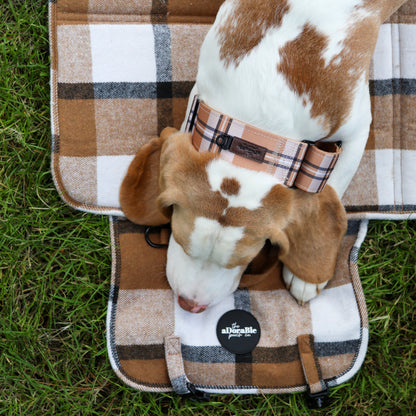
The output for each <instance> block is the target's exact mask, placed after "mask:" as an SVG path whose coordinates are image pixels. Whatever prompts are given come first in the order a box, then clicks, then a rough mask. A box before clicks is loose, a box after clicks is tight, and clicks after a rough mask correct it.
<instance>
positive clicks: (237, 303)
mask: <svg viewBox="0 0 416 416" xmlns="http://www.w3.org/2000/svg"><path fill="white" fill-rule="evenodd" d="M234 307H235V309H242V310H244V311H247V312H251V305H250V294H249V291H248V290H244V289H243V290H237V291H236V292H234Z"/></svg>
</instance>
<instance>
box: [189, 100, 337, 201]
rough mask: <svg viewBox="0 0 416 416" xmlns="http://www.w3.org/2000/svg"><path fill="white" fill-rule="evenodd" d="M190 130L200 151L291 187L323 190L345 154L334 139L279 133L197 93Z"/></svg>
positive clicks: (190, 113)
mask: <svg viewBox="0 0 416 416" xmlns="http://www.w3.org/2000/svg"><path fill="white" fill-rule="evenodd" d="M186 131H188V132H191V133H192V143H193V145H194V147H195V148H196V149H197V150H198V151H200V152H205V151H208V152H212V153H216V154H219V155H220V157H221V158H223V159H225V160H227V161H229V162H231V163H233V164H235V165H237V166H241V167H244V168H248V169H252V170H256V171H260V172H265V173H268V174H270V175H272V176H274V177H275V178H276V179H277V180H279V181H280V182H282V183H283V184H284V185H286V186H287V187H292V186H296V187H297V188H299V189H302V190H304V191H306V192H313V193H317V192H321V191H322V189H323V188H324V186H325V184H326V182H327V181H328V178H329V176H330V174H331V172H332V171H333V169H334V166H335V164H336V162H337V160H338V158H339V155H340V154H341V147H340V146H339V145H338V144H336V143H332V142H325V143H323V142H316V143H310V142H305V141H304V142H300V141H296V140H292V139H288V138H286V137H282V136H278V135H276V134H272V133H269V132H266V131H264V130H261V129H259V128H257V127H254V126H251V125H249V124H246V123H244V122H242V121H240V120H236V119H234V118H231V117H229V116H227V115H225V114H222V113H220V112H218V111H216V110H214V109H212V108H211V107H209V106H208V105H206V104H205V103H204V102H202V101H201V100H199V98H198V96H195V98H194V101H193V104H192V107H191V110H190V112H189V115H188V118H187V126H186Z"/></svg>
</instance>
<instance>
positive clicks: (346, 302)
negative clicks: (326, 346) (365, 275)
mask: <svg viewBox="0 0 416 416" xmlns="http://www.w3.org/2000/svg"><path fill="white" fill-rule="evenodd" d="M309 307H310V310H311V316H312V331H313V335H314V336H315V341H316V342H337V341H338V342H342V341H347V340H352V339H359V338H360V334H361V332H360V328H361V321H360V312H359V310H358V306H357V302H356V300H355V294H354V289H353V287H352V284H347V285H343V286H338V287H334V288H331V289H325V290H323V291H322V293H321V294H320V295H319V296H318V297H316V298H314V299H312V300H311V301H310V305H309Z"/></svg>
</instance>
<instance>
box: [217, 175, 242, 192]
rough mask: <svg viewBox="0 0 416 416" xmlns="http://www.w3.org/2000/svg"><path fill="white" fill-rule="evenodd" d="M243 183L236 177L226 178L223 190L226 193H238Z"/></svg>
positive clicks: (222, 186)
mask: <svg viewBox="0 0 416 416" xmlns="http://www.w3.org/2000/svg"><path fill="white" fill-rule="evenodd" d="M240 188H241V185H240V183H239V182H238V180H237V179H235V178H224V179H223V181H222V184H221V191H222V192H223V193H224V194H226V195H238V193H239V192H240Z"/></svg>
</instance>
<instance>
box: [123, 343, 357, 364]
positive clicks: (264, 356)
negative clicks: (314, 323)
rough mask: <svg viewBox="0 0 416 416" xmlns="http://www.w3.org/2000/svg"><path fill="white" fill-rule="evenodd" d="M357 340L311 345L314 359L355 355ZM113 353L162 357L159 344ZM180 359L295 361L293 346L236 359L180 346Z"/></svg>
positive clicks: (139, 357)
mask: <svg viewBox="0 0 416 416" xmlns="http://www.w3.org/2000/svg"><path fill="white" fill-rule="evenodd" d="M359 345H360V340H359V339H356V340H348V341H342V342H318V343H315V352H316V355H317V356H318V357H329V356H334V355H342V354H351V353H356V352H357V351H358V349H359ZM117 354H118V357H119V359H120V360H156V359H162V358H164V357H165V350H164V346H163V344H160V345H159V344H154V345H117ZM182 357H183V359H184V360H185V361H190V362H198V363H235V362H240V363H246V362H252V363H263V364H273V363H275V364H278V363H289V362H293V361H297V360H299V350H298V347H297V345H291V346H287V347H277V348H267V347H257V348H255V349H254V350H253V352H252V353H250V354H247V356H239V357H237V355H236V354H233V353H231V352H229V351H227V350H226V349H225V348H223V347H217V346H212V347H196V346H189V345H182Z"/></svg>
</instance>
